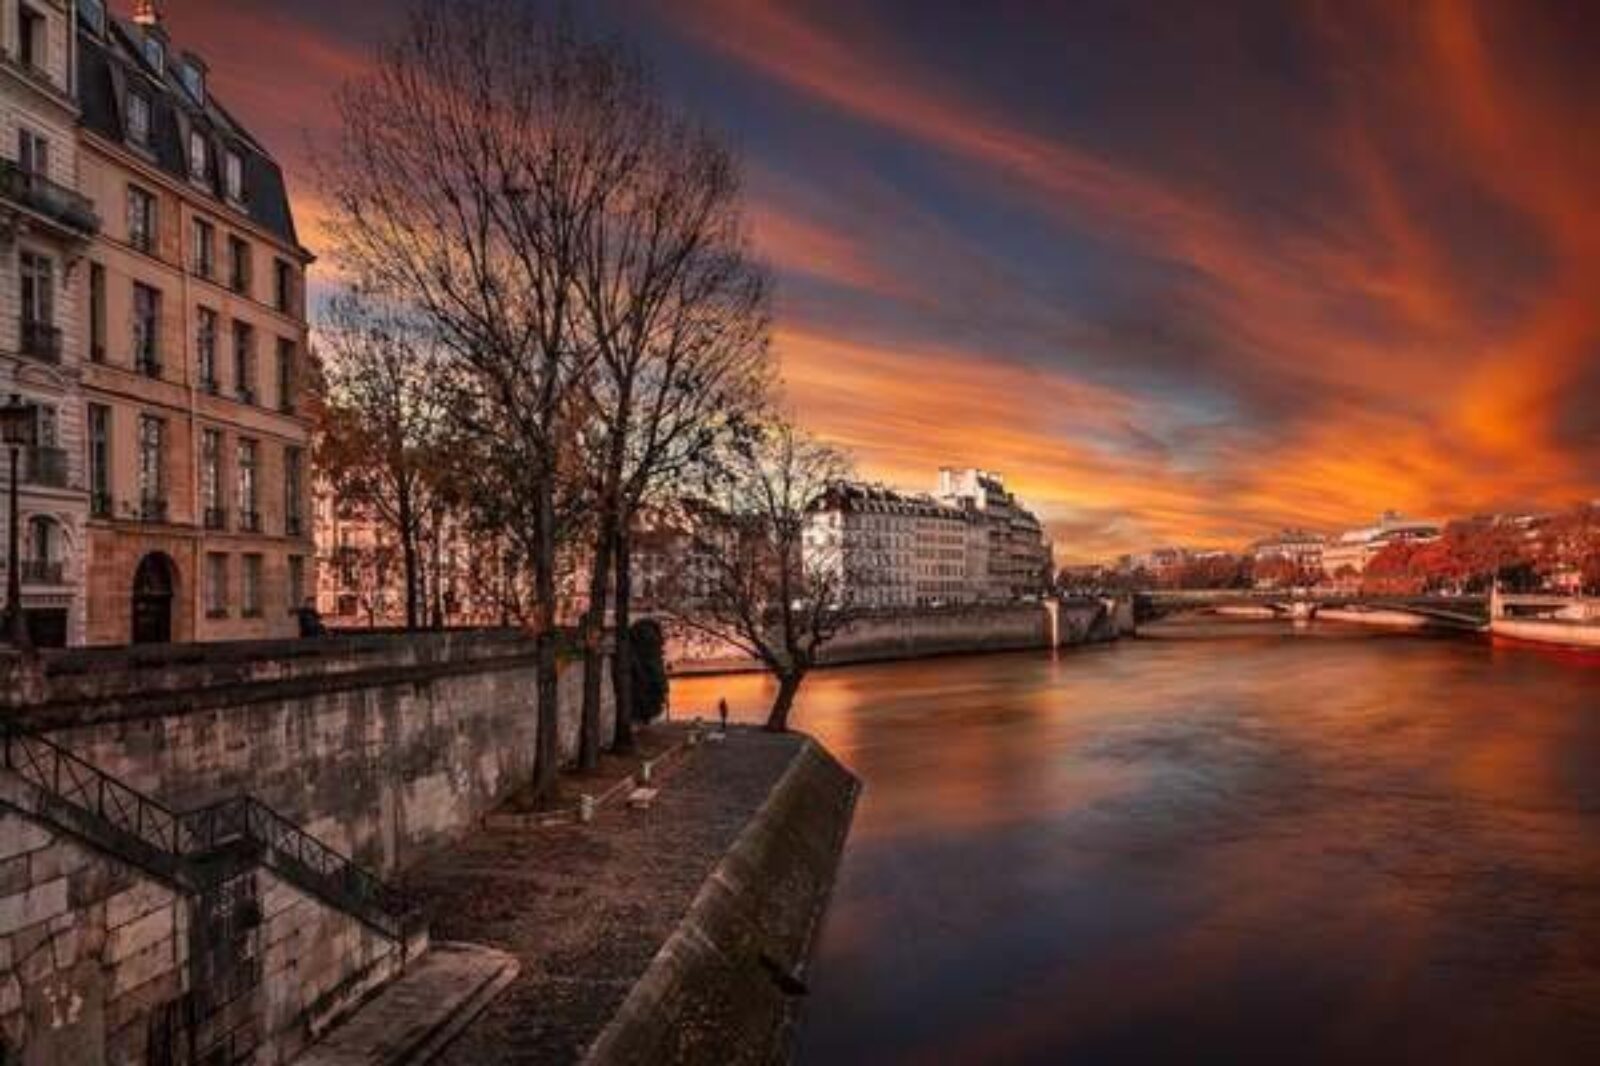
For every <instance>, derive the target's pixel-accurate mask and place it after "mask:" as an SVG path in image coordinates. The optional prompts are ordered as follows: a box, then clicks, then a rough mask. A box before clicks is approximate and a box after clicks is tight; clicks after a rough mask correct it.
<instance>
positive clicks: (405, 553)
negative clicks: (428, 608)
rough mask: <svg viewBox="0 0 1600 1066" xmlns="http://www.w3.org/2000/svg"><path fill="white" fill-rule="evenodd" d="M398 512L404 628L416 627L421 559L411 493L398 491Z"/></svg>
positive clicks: (418, 613)
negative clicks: (402, 568)
mask: <svg viewBox="0 0 1600 1066" xmlns="http://www.w3.org/2000/svg"><path fill="white" fill-rule="evenodd" d="M398 502H399V508H398V514H399V518H400V556H401V565H402V566H403V567H404V568H405V581H406V628H407V629H416V628H418V626H419V625H420V624H421V618H420V616H421V614H422V610H421V604H420V603H419V602H418V601H419V600H420V599H421V596H420V590H419V588H418V583H419V582H420V580H421V574H420V573H419V572H418V571H419V570H420V568H421V561H420V560H419V559H418V558H417V523H416V516H415V515H413V514H412V512H411V494H410V493H409V492H405V491H402V492H401V493H400V499H399V501H398Z"/></svg>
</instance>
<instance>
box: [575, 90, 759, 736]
mask: <svg viewBox="0 0 1600 1066" xmlns="http://www.w3.org/2000/svg"><path fill="white" fill-rule="evenodd" d="M636 117H637V122H636V125H635V128H634V131H633V135H634V137H635V138H636V141H635V147H636V151H637V155H636V157H635V163H636V165H635V166H634V167H633V168H632V169H631V170H630V171H629V172H628V173H627V175H626V176H625V179H624V180H622V181H619V182H618V183H617V184H616V185H615V186H614V187H612V189H611V190H610V195H609V196H608V197H607V200H606V203H605V206H604V209H603V210H602V211H601V213H600V216H599V222H598V225H597V226H596V229H595V232H594V239H593V240H591V241H588V242H586V243H585V244H584V246H583V251H584V256H583V263H582V269H581V271H580V274H579V291H580V294H581V300H580V302H581V307H582V317H583V322H584V325H585V327H586V328H587V331H588V332H589V334H590V335H591V336H592V337H593V339H594V344H595V351H596V355H597V359H596V364H595V373H594V374H593V375H592V376H591V378H590V391H589V399H590V406H591V412H592V414H593V430H594V438H595V447H594V449H593V450H594V452H595V454H596V455H597V456H598V458H599V461H598V462H596V463H595V464H594V465H593V470H592V481H591V486H590V489H591V492H592V495H593V499H594V530H593V549H592V552H591V556H590V573H589V584H588V612H587V615H586V621H585V629H586V637H587V639H586V641H585V662H584V667H585V669H584V687H583V730H582V745H581V759H580V761H581V763H582V764H583V765H585V766H587V765H592V763H593V761H594V760H596V759H597V758H598V754H599V744H600V689H601V663H602V656H601V649H600V639H601V634H602V631H603V628H604V625H605V621H606V613H607V609H608V607H609V606H610V605H611V602H613V601H611V599H610V593H611V591H612V590H613V588H614V589H615V592H616V596H615V600H614V603H615V618H614V627H613V631H614V633H615V645H614V647H615V651H614V653H613V662H612V667H613V676H612V683H613V691H614V694H615V701H616V747H617V748H618V749H619V750H627V749H628V748H630V747H631V746H632V728H631V727H632V721H631V720H632V716H633V711H632V706H631V704H632V692H633V689H632V683H631V678H632V673H633V671H632V665H631V663H630V655H631V648H630V645H629V632H630V625H631V619H630V606H631V604H630V600H631V594H632V593H631V585H630V581H631V579H630V571H629V561H630V536H629V534H630V531H631V529H632V525H633V520H634V517H635V516H636V514H637V513H638V511H639V509H640V507H641V506H642V505H643V504H644V502H645V501H646V500H647V499H648V498H649V496H650V495H651V494H652V493H653V492H656V491H659V490H661V489H662V488H663V487H669V486H674V485H677V484H678V483H679V482H680V481H681V479H682V478H683V477H684V476H685V474H686V472H687V471H689V470H691V469H692V468H693V467H694V466H695V464H697V463H699V462H700V461H701V460H702V459H703V458H704V457H705V456H706V455H707V454H708V451H709V449H710V447H711V445H712V443H713V442H714V441H715V439H716V438H717V436H718V434H719V432H721V431H722V429H723V428H724V427H726V426H727V425H729V424H730V421H731V420H732V419H733V417H734V416H735V415H736V414H737V413H738V412H740V411H742V410H747V409H749V408H751V407H752V406H753V405H754V404H757V403H759V402H760V401H761V400H762V398H763V396H764V392H765V387H766V379H767V359H766V356H767V331H768V321H769V318H768V312H767V292H768V281H767V276H766V273H765V272H764V270H762V269H761V268H760V267H759V266H758V265H757V264H756V263H755V262H754V260H753V258H752V256H751V254H750V252H749V250H748V247H747V241H746V236H745V232H744V226H743V221H742V218H741V215H740V211H739V173H738V167H737V164H736V162H735V160H734V158H733V157H732V155H731V154H730V153H729V151H728V150H727V149H726V147H725V146H724V145H722V144H721V143H720V142H718V141H717V140H716V139H715V138H714V137H712V136H711V135H710V134H708V133H706V132H705V131H703V130H701V129H698V128H697V127H694V126H692V125H691V124H689V123H687V122H685V121H682V120H681V119H678V118H676V117H674V116H672V115H670V114H668V113H666V112H664V111H659V110H645V111H641V112H640V113H639V115H638V116H636ZM613 570H614V571H615V573H614V575H613Z"/></svg>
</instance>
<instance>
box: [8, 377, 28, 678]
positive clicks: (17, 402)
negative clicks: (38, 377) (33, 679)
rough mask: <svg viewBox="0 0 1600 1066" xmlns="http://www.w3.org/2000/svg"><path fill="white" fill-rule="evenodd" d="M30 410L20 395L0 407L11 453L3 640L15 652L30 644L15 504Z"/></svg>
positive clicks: (17, 506)
mask: <svg viewBox="0 0 1600 1066" xmlns="http://www.w3.org/2000/svg"><path fill="white" fill-rule="evenodd" d="M34 413H35V408H34V406H33V404H30V403H23V402H22V398H21V397H20V396H12V397H11V402H10V403H8V404H6V405H5V406H3V407H0V439H3V440H4V441H5V445H6V450H7V451H9V452H10V453H11V484H10V488H9V493H8V494H9V496H10V500H9V503H10V507H9V514H8V520H7V523H6V533H7V538H6V539H7V542H8V543H7V551H6V618H5V622H6V625H5V639H6V640H7V641H8V642H9V643H10V644H11V645H12V647H14V648H17V649H18V650H19V651H26V650H27V649H28V646H29V643H30V642H29V640H28V623H27V619H26V618H25V617H24V616H23V614H22V536H21V534H22V516H21V505H20V504H19V503H18V490H19V488H20V487H21V481H22V478H21V476H20V469H19V468H20V460H21V459H22V449H23V447H24V446H25V445H27V444H30V443H32V439H31V438H32V432H33V428H34V427H33V417H34Z"/></svg>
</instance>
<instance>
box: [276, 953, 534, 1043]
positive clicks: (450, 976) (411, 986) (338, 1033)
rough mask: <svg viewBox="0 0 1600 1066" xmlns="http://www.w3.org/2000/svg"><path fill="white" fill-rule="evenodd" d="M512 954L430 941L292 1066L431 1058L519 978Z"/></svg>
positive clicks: (515, 961) (516, 964)
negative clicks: (401, 971) (396, 975)
mask: <svg viewBox="0 0 1600 1066" xmlns="http://www.w3.org/2000/svg"><path fill="white" fill-rule="evenodd" d="M519 969H520V967H519V966H518V963H517V960H516V958H515V957H514V956H512V955H508V954H506V953H505V952H503V951H497V950H496V949H494V948H489V947H483V946H481V945H478V944H458V943H452V942H449V941H444V942H435V943H434V944H433V945H432V946H431V947H430V948H429V949H428V952H427V954H425V955H423V956H422V958H421V959H420V960H418V961H417V962H416V963H414V964H413V965H411V966H410V967H408V968H407V969H406V972H405V973H404V974H402V975H401V976H400V977H399V978H397V979H396V980H394V981H391V982H389V984H387V985H385V986H384V988H383V990H382V991H381V992H379V993H378V994H377V995H375V996H373V997H372V998H371V999H369V1000H368V1001H367V1002H366V1003H364V1004H362V1006H361V1007H360V1008H359V1009H357V1010H356V1012H355V1013H354V1014H352V1015H351V1016H350V1017H349V1018H348V1019H346V1020H345V1021H344V1022H342V1023H340V1024H339V1025H338V1026H337V1027H335V1028H334V1029H333V1031H332V1032H330V1033H328V1034H327V1035H326V1036H324V1037H323V1038H322V1039H321V1040H319V1041H318V1042H317V1043H315V1044H313V1045H311V1047H309V1048H307V1049H306V1051H305V1053H304V1054H303V1055H301V1056H300V1057H299V1058H298V1059H296V1060H295V1064H296V1066H416V1064H420V1063H425V1062H429V1061H431V1060H432V1059H433V1058H434V1057H435V1056H437V1055H438V1054H439V1053H440V1052H441V1051H443V1050H444V1049H445V1047H446V1046H447V1045H449V1043H450V1042H451V1041H452V1040H454V1039H455V1038H456V1037H457V1036H458V1035H460V1033H461V1031H462V1030H463V1029H465V1028H466V1027H467V1026H468V1025H469V1024H470V1023H471V1022H472V1020H473V1019H474V1018H476V1017H477V1016H478V1015H479V1014H481V1013H483V1009H484V1008H485V1007H487V1006H488V1005H489V1004H490V1003H491V1002H492V1001H493V1000H494V998H495V997H496V996H497V995H499V994H500V992H501V990H503V989H504V988H505V987H506V985H508V984H510V983H511V982H512V980H513V979H514V978H515V977H516V976H517V972H518V970H519Z"/></svg>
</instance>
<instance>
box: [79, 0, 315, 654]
mask: <svg viewBox="0 0 1600 1066" xmlns="http://www.w3.org/2000/svg"><path fill="white" fill-rule="evenodd" d="M75 63H76V68H77V89H78V105H79V107H80V108H81V122H80V143H79V182H80V189H81V191H82V192H83V193H84V194H86V195H87V196H88V197H89V199H90V200H91V201H92V202H93V204H94V205H95V208H96V210H97V211H98V213H99V215H100V217H101V218H102V220H103V223H102V227H101V230H100V234H99V237H98V239H97V240H96V241H95V242H94V243H93V244H92V245H91V247H90V248H89V249H88V250H87V253H86V256H85V262H84V264H83V265H82V267H80V277H81V283H80V284H78V286H77V292H76V297H77V300H78V307H79V314H80V318H81V320H82V322H83V323H84V328H83V330H82V331H81V332H82V333H83V334H85V336H84V338H83V352H84V355H83V360H82V363H83V378H82V395H83V403H84V408H83V414H82V423H83V437H84V442H83V446H82V448H81V449H80V451H81V452H82V454H83V456H84V459H85V478H86V482H87V484H86V488H87V493H88V503H89V519H88V542H89V553H88V555H89V569H88V572H87V575H86V578H87V585H88V588H89V589H91V590H92V595H91V596H89V597H88V603H87V620H86V626H85V633H84V636H85V639H86V641H87V642H88V643H92V644H116V643H124V642H128V641H135V642H148V641H163V640H180V641H182V640H231V639H244V638H263V637H271V636H279V635H286V634H289V633H292V632H293V631H294V626H295V620H294V617H293V611H294V609H295V608H297V607H298V606H299V605H300V603H301V601H302V599H303V597H305V596H306V595H309V594H310V592H311V590H312V584H311V577H310V570H311V567H312V565H313V560H312V547H311V539H310V523H309V507H308V506H307V499H306V486H307V477H308V474H307V464H308V454H309V448H308V445H309V436H310V435H309V429H308V424H307V422H306V420H305V419H304V418H303V417H302V415H301V414H300V413H299V411H298V395H297V393H298V381H299V377H300V371H301V363H302V360H303V353H304V351H305V346H306V319H305V301H304V273H305V268H306V266H307V265H308V264H309V262H310V256H309V254H308V253H307V252H306V251H305V249H303V248H302V247H301V246H300V244H299V241H298V239H297V238H296V235H295V228H294V221H293V217H292V215H291V213H290V209H289V203H288V197H287V194H286V192H285V188H284V182H283V177H282V174H281V172H280V171H279V169H278V166H277V164H276V163H275V162H274V161H273V160H272V158H271V157H270V156H269V155H268V154H267V152H266V151H265V150H264V149H263V148H262V147H261V145H260V144H259V143H258V142H256V141H255V140H254V139H253V138H252V137H251V136H250V134H249V133H248V132H247V131H246V130H244V129H243V128H242V127H241V126H239V124H238V123H237V122H236V121H235V120H234V119H233V118H232V116H231V115H230V114H229V113H228V112H227V111H226V110H225V109H224V108H223V107H222V106H221V105H220V104H219V103H218V102H217V101H216V99H215V98H214V97H213V96H212V95H211V94H210V92H209V89H208V87H207V84H206V80H207V70H206V66H205V63H204V61H203V60H201V59H200V58H199V57H198V56H195V55H193V54H192V53H189V52H184V51H181V50H180V49H179V48H178V47H177V45H176V44H175V43H174V41H173V40H172V39H171V38H170V37H169V36H168V33H167V30H166V27H165V26H164V25H163V24H162V22H161V20H160V18H159V15H157V14H156V9H155V7H154V5H141V8H140V14H138V15H137V16H136V17H135V20H134V21H131V22H125V21H122V20H119V19H116V18H112V17H110V16H108V15H107V14H106V13H105V11H104V9H103V7H102V6H101V5H100V3H98V0H80V14H79V20H78V27H77V57H76V61H75Z"/></svg>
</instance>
